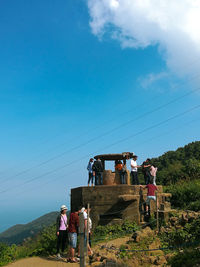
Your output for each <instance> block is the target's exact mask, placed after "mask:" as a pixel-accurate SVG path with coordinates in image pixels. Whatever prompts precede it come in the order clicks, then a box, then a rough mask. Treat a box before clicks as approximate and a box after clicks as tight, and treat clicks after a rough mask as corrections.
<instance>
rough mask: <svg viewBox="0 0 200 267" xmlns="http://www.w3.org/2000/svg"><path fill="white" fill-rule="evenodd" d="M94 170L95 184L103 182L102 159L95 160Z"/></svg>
mask: <svg viewBox="0 0 200 267" xmlns="http://www.w3.org/2000/svg"><path fill="white" fill-rule="evenodd" d="M92 170H93V171H94V173H95V185H102V184H103V165H102V162H101V160H100V159H97V160H95V162H94V164H93V166H92Z"/></svg>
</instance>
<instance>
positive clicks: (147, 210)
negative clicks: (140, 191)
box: [146, 196, 150, 213]
mask: <svg viewBox="0 0 200 267" xmlns="http://www.w3.org/2000/svg"><path fill="white" fill-rule="evenodd" d="M149 205H150V198H149V197H148V196H147V200H146V213H148V212H149Z"/></svg>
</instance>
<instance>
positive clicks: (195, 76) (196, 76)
mask: <svg viewBox="0 0 200 267" xmlns="http://www.w3.org/2000/svg"><path fill="white" fill-rule="evenodd" d="M199 60H200V58H197V59H195V60H194V61H193V62H192V63H191V64H190V65H191V66H193V65H194V64H195V63H197V62H198V61H199ZM186 67H188V65H187V66H186ZM198 77H199V74H198V75H194V76H193V77H191V78H190V79H188V80H187V82H190V81H192V80H194V79H196V78H198ZM184 83H185V81H184V82H183V84H184ZM179 86H180V85H178V86H175V87H174V89H175V88H178V87H179ZM157 98H158V97H154V98H152V100H154V101H155V99H157ZM123 102H125V101H123ZM145 103H146V104H147V103H148V102H147V101H146V102H145ZM145 103H142V104H139V105H137V106H136V107H134V109H130V110H128V111H125V112H123V113H121V114H118V117H119V116H122V115H125V114H128V113H130V112H133V110H136V109H137V108H138V107H140V108H141V106H143V105H145ZM113 120H115V118H114V119H110V120H108V121H106V122H105V123H104V125H105V124H107V123H109V122H112V121H113ZM104 125H98V126H97V127H92V128H91V129H90V130H88V131H86V132H85V133H82V134H81V135H79V136H78V137H76V138H77V139H78V138H79V137H82V136H83V135H87V134H88V133H91V131H94V130H97V129H99V128H101V127H102V126H104ZM57 136H59V134H58V135H55V136H54V138H55V137H57ZM73 140H74V138H73V139H72V140H71V141H73ZM43 143H47V142H46V141H45V142H42V144H43ZM68 143H70V141H68V142H65V143H62V144H60V145H58V146H56V147H54V148H53V149H51V150H50V151H52V150H54V149H56V148H58V147H61V146H63V145H65V144H68ZM48 152H49V150H48V151H47V152H46V153H41V154H39V156H40V155H45V154H47V153H48ZM36 158H38V156H37V157H36ZM27 162H30V160H28V161H25V162H24V164H25V163H27ZM44 164H46V163H44ZM37 166H38V167H39V166H40V164H37V165H36V167H37ZM32 168H35V166H33V167H31V168H29V169H26V170H24V171H22V172H19V173H17V174H16V175H17V176H18V175H21V174H24V173H26V172H28V171H29V170H31V169H32ZM9 170H10V168H9ZM3 173H5V171H3ZM16 175H12V176H10V177H8V178H6V179H3V180H2V181H1V182H2V183H3V182H5V181H7V180H8V179H9V178H12V177H15V176H16ZM0 178H1V177H0Z"/></svg>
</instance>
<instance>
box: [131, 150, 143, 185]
mask: <svg viewBox="0 0 200 267" xmlns="http://www.w3.org/2000/svg"><path fill="white" fill-rule="evenodd" d="M137 158H138V157H137V156H136V155H134V156H133V158H132V160H131V184H132V185H139V180H138V172H137V171H138V168H140V167H141V166H138V165H137Z"/></svg>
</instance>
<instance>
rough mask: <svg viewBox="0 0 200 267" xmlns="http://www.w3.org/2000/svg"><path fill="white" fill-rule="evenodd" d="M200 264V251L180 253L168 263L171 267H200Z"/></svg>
mask: <svg viewBox="0 0 200 267" xmlns="http://www.w3.org/2000/svg"><path fill="white" fill-rule="evenodd" d="M199 262H200V250H199V249H187V250H184V252H179V253H177V254H176V255H175V256H173V257H172V258H170V259H169V261H168V263H169V264H170V265H171V267H193V266H198V265H197V264H198V263H199Z"/></svg>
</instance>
